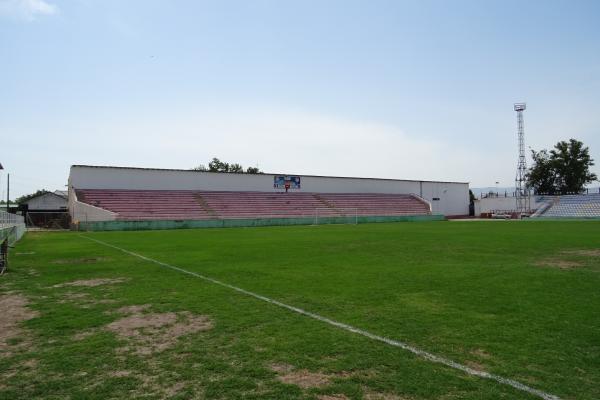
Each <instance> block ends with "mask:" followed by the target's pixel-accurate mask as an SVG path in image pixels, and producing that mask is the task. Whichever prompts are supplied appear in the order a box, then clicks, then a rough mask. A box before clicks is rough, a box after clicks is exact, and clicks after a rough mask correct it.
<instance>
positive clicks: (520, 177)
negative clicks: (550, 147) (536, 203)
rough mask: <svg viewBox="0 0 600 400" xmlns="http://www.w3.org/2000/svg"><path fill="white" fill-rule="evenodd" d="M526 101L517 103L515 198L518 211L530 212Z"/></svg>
mask: <svg viewBox="0 0 600 400" xmlns="http://www.w3.org/2000/svg"><path fill="white" fill-rule="evenodd" d="M525 108H526V105H525V103H516V104H515V111H516V112H517V135H518V139H519V159H518V162H517V176H516V178H515V198H516V200H517V207H516V208H517V212H519V213H527V212H529V190H528V189H527V178H526V174H527V161H526V159H525V127H524V125H523V111H525Z"/></svg>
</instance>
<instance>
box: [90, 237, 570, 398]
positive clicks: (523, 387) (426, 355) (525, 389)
mask: <svg viewBox="0 0 600 400" xmlns="http://www.w3.org/2000/svg"><path fill="white" fill-rule="evenodd" d="M79 236H81V237H83V238H85V239H88V240H91V241H94V242H96V243H99V244H102V245H104V246H107V247H112V248H113V249H116V250H119V251H122V252H123V253H126V254H129V255H131V256H134V257H138V258H141V259H142V260H145V261H148V262H151V263H154V264H158V265H161V266H163V267H166V268H170V269H172V270H175V271H179V272H181V273H183V274H187V275H191V276H194V277H196V278H200V279H203V280H205V281H208V282H211V283H214V284H216V285H219V286H223V287H226V288H229V289H231V290H235V291H236V292H239V293H243V294H245V295H247V296H251V297H254V298H255V299H259V300H262V301H265V302H267V303H271V304H274V305H276V306H279V307H281V308H285V309H287V310H290V311H293V312H295V313H298V314H302V315H305V316H307V317H310V318H313V319H316V320H318V321H321V322H325V323H326V324H329V325H333V326H335V327H337V328H340V329H343V330H346V331H348V332H352V333H356V334H358V335H362V336H365V337H368V338H369V339H372V340H376V341H378V342H383V343H385V344H388V345H390V346H394V347H399V348H401V349H404V350H406V351H409V352H411V353H413V354H415V355H417V356H419V357H421V358H424V359H426V360H429V361H431V362H434V363H438V364H443V365H446V366H448V367H450V368H454V369H457V370H459V371H462V372H465V373H467V374H469V375H472V376H478V377H480V378H485V379H491V380H493V381H496V382H498V383H501V384H504V385H508V386H511V387H513V388H515V389H518V390H521V391H523V392H527V393H529V394H532V395H535V396H538V397H540V398H542V399H544V400H561V399H560V397H558V396H555V395H553V394H550V393H546V392H543V391H541V390H538V389H534V388H532V387H530V386H527V385H525V384H523V383H521V382H518V381H515V380H514V379H510V378H504V377H502V376H499V375H494V374H490V373H489V372H483V371H477V370H475V369H473V368H469V367H467V366H466V365H463V364H460V363H457V362H455V361H452V360H450V359H448V358H444V357H441V356H437V355H435V354H432V353H429V352H427V351H425V350H421V349H419V348H417V347H414V346H411V345H409V344H407V343H404V342H399V341H397V340H394V339H389V338H386V337H384V336H379V335H376V334H374V333H371V332H368V331H365V330H362V329H359V328H355V327H353V326H351V325H347V324H344V323H343V322H338V321H334V320H332V319H329V318H327V317H323V316H321V315H319V314H315V313H312V312H310V311H306V310H303V309H301V308H298V307H294V306H290V305H288V304H285V303H282V302H280V301H277V300H273V299H270V298H268V297H265V296H261V295H260V294H256V293H253V292H249V291H248V290H245V289H242V288H239V287H237V286H233V285H230V284H228V283H225V282H221V281H219V280H217V279H214V278H211V277H208V276H205V275H201V274H198V273H196V272H192V271H188V270H186V269H183V268H180V267H176V266H175V265H171V264H167V263H164V262H162V261H158V260H155V259H153V258H150V257H146V256H144V255H141V254H138V253H134V252H133V251H129V250H126V249H123V248H121V247H118V246H115V245H113V244H110V243H107V242H104V241H102V240H98V239H94V238H91V237H89V236H85V235H79Z"/></svg>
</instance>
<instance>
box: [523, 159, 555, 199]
mask: <svg viewBox="0 0 600 400" xmlns="http://www.w3.org/2000/svg"><path fill="white" fill-rule="evenodd" d="M531 158H532V159H533V166H532V167H531V168H529V172H528V174H527V181H528V185H529V187H531V188H533V189H534V191H535V193H546V194H555V193H556V191H557V189H556V186H555V183H556V169H555V168H554V162H553V161H552V159H551V158H550V154H549V153H548V150H540V151H537V152H536V151H535V150H531Z"/></svg>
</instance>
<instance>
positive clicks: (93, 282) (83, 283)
mask: <svg viewBox="0 0 600 400" xmlns="http://www.w3.org/2000/svg"><path fill="white" fill-rule="evenodd" d="M126 280H127V279H124V278H114V279H111V278H97V279H86V280H79V281H72V282H66V283H60V284H58V285H54V286H52V287H53V288H61V287H69V286H74V287H78V286H79V287H96V286H102V285H114V284H116V283H122V282H125V281H126Z"/></svg>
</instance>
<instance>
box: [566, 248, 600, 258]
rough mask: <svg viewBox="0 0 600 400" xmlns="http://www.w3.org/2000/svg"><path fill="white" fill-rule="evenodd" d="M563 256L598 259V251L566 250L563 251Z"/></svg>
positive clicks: (599, 252) (599, 250)
mask: <svg viewBox="0 0 600 400" xmlns="http://www.w3.org/2000/svg"><path fill="white" fill-rule="evenodd" d="M563 254H570V255H574V256H581V257H600V249H584V250H566V251H563Z"/></svg>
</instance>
